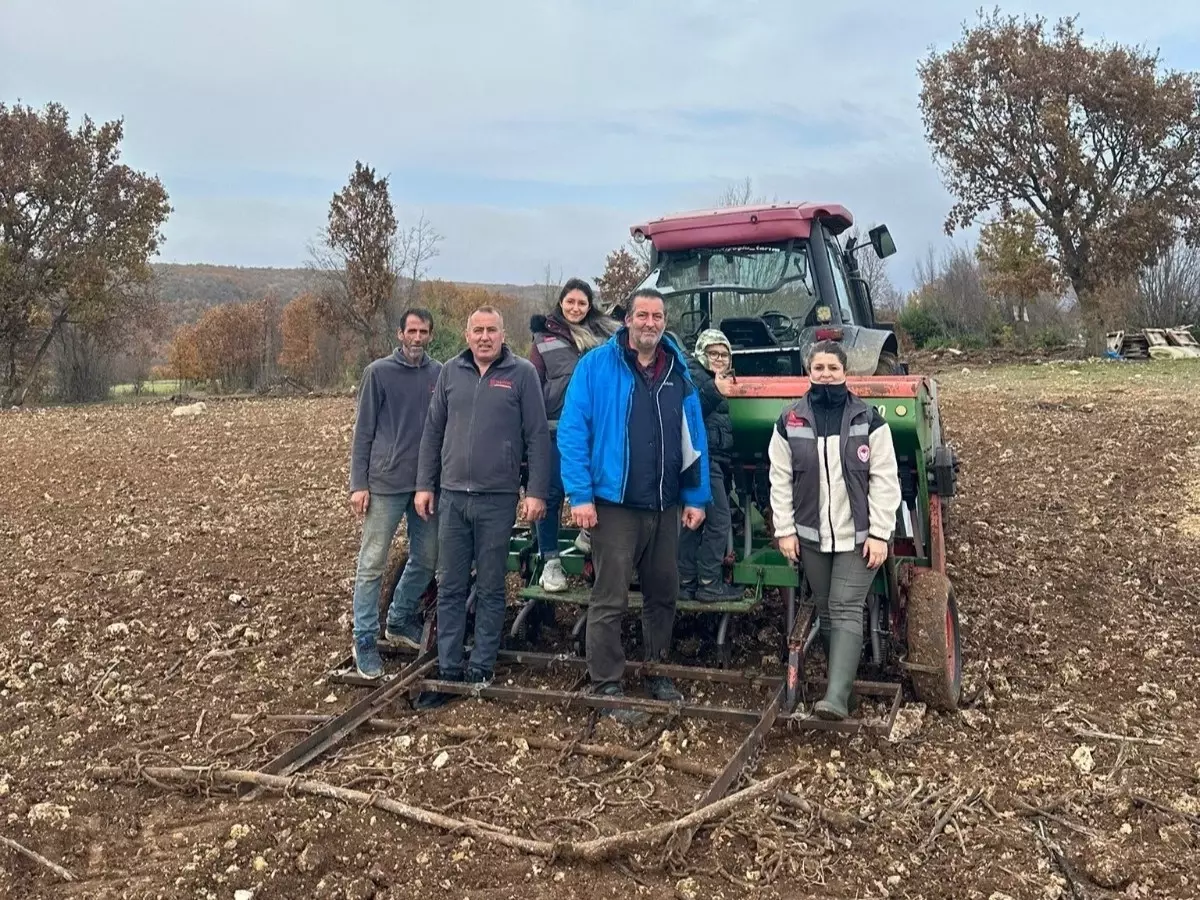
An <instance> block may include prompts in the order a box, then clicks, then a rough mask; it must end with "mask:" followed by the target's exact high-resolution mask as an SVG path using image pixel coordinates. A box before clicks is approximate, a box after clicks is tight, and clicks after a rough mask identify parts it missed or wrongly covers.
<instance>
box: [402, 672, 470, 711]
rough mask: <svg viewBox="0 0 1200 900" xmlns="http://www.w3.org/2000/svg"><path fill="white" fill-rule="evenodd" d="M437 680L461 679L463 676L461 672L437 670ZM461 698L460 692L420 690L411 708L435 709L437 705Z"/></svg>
mask: <svg viewBox="0 0 1200 900" xmlns="http://www.w3.org/2000/svg"><path fill="white" fill-rule="evenodd" d="M438 680H439V681H462V680H463V677H462V674H461V673H455V674H445V673H441V672H439V673H438ZM461 699H462V694H450V693H443V692H442V691H421V693H420V694H418V695H417V699H416V700H414V701H413V709H415V710H416V711H417V712H425V711H426V710H430V709H437V708H438V707H441V706H445V705H446V704H447V703H450V702H452V701H454V700H461Z"/></svg>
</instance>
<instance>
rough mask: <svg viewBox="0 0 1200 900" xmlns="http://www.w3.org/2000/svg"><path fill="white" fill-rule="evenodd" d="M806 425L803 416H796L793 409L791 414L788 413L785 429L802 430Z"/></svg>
mask: <svg viewBox="0 0 1200 900" xmlns="http://www.w3.org/2000/svg"><path fill="white" fill-rule="evenodd" d="M807 424H808V423H807V422H806V421H804V416H801V415H799V414H797V412H796V411H795V410H794V409H793V410H792V411H791V412H789V413H788V417H787V422H786V423H785V427H787V428H803V427H804V426H805V425H807Z"/></svg>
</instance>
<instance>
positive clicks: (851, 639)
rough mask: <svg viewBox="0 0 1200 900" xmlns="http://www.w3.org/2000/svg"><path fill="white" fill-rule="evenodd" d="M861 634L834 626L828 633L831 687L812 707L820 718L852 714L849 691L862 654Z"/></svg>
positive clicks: (842, 717)
mask: <svg viewBox="0 0 1200 900" xmlns="http://www.w3.org/2000/svg"><path fill="white" fill-rule="evenodd" d="M862 644H863V642H862V637H861V636H859V635H857V634H855V633H854V632H852V631H843V630H841V629H839V628H834V629H833V630H832V631H830V633H829V687H828V688H826V690H825V696H824V698H822V699H820V700H818V701H817V702H816V705H814V706H813V712H814V713H815V714H816V715H817V717H818V718H821V719H835V720H837V719H844V718H846V716H848V715H850V691H851V689H852V688H853V685H854V676H855V674H857V672H858V660H859V658H860V657H861V656H862Z"/></svg>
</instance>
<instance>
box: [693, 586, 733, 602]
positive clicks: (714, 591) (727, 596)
mask: <svg viewBox="0 0 1200 900" xmlns="http://www.w3.org/2000/svg"><path fill="white" fill-rule="evenodd" d="M744 596H745V591H744V590H742V588H740V587H738V586H737V585H733V584H729V583H728V582H725V581H710V582H709V583H708V584H704V583H703V582H701V583H700V586H699V587H698V588H696V600H697V601H698V602H700V603H737V602H738V601H739V600H741V599H742V598H743V597H744Z"/></svg>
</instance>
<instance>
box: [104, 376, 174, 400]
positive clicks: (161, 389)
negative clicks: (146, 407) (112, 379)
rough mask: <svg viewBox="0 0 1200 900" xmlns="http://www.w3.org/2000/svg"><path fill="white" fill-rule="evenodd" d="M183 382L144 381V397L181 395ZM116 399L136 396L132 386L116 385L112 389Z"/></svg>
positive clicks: (168, 380)
mask: <svg viewBox="0 0 1200 900" xmlns="http://www.w3.org/2000/svg"><path fill="white" fill-rule="evenodd" d="M181 384H182V382H181V381H177V380H175V379H166V380H162V381H143V382H142V395H143V396H151V395H158V394H176V393H179V390H180V385H181ZM112 395H113V396H114V397H125V396H129V397H132V396H135V395H134V392H133V385H132V384H114V385H113V388H112Z"/></svg>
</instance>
